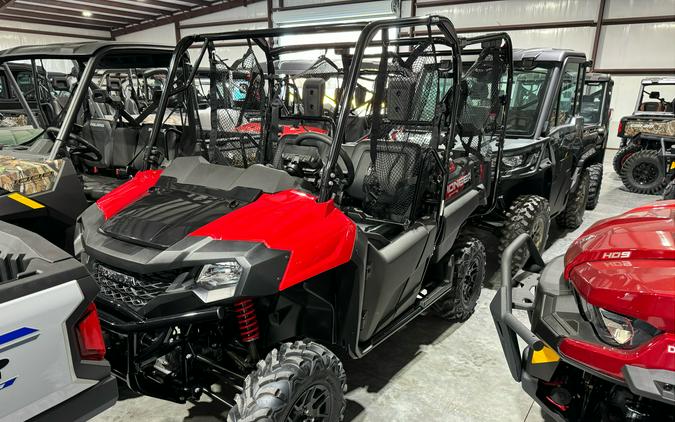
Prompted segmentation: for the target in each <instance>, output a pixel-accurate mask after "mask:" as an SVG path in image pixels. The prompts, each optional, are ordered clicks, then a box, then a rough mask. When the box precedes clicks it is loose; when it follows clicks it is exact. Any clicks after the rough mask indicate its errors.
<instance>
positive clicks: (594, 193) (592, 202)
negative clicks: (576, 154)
mask: <svg viewBox="0 0 675 422" xmlns="http://www.w3.org/2000/svg"><path fill="white" fill-rule="evenodd" d="M588 173H589V175H590V178H591V180H590V185H589V186H588V201H586V209H587V210H594V209H595V207H597V206H598V201H599V200H600V188H601V187H602V173H603V165H602V163H597V164H593V165H591V166H589V167H588Z"/></svg>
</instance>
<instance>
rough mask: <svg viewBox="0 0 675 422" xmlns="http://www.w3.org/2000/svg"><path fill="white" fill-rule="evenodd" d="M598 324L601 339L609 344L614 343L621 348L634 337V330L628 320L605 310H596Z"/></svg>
mask: <svg viewBox="0 0 675 422" xmlns="http://www.w3.org/2000/svg"><path fill="white" fill-rule="evenodd" d="M598 314H599V316H600V322H601V323H602V328H603V329H602V330H600V332H601V333H602V334H601V335H603V334H604V335H603V337H605V339H606V340H609V341H610V342H614V343H616V344H619V345H621V346H624V345H626V344H629V343H630V342H631V340H633V337H635V329H634V328H633V322H632V321H631V320H630V318H626V317H625V316H623V315H619V314H615V313H614V312H610V311H608V310H606V309H602V308H598Z"/></svg>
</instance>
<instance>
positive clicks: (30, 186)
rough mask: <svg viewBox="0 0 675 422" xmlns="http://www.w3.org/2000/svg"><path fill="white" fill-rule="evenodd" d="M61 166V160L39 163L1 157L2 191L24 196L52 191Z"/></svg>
mask: <svg viewBox="0 0 675 422" xmlns="http://www.w3.org/2000/svg"><path fill="white" fill-rule="evenodd" d="M60 166H61V161H60V160H56V161H51V162H37V161H26V160H19V159H16V158H15V157H11V156H0V190H5V191H8V192H19V193H21V194H24V195H31V194H34V193H39V192H44V191H47V190H50V189H51V188H52V187H53V186H54V183H55V181H56V176H57V174H58V171H59V168H60Z"/></svg>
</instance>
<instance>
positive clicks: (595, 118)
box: [581, 82, 607, 123]
mask: <svg viewBox="0 0 675 422" xmlns="http://www.w3.org/2000/svg"><path fill="white" fill-rule="evenodd" d="M606 87H607V82H586V84H585V85H584V95H583V97H582V98H581V116H582V117H583V118H584V123H600V120H601V113H602V100H603V99H604V97H605V88H606Z"/></svg>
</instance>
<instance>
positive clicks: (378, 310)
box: [359, 224, 435, 341]
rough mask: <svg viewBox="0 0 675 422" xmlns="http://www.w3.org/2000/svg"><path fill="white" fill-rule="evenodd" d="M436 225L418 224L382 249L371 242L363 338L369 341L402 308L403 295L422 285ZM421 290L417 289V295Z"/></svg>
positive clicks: (360, 337)
mask: <svg viewBox="0 0 675 422" xmlns="http://www.w3.org/2000/svg"><path fill="white" fill-rule="evenodd" d="M433 233H435V229H434V228H433V227H427V226H424V225H421V224H420V225H418V226H416V227H413V228H411V229H410V230H408V231H406V232H404V233H403V234H401V235H400V236H398V237H397V238H396V239H394V240H393V241H392V242H391V243H389V244H388V245H386V246H385V247H383V248H381V249H377V248H376V247H375V246H373V245H372V244H370V243H369V244H368V259H367V265H368V266H367V269H366V281H365V289H364V297H363V313H362V319H363V321H362V324H361V333H360V335H359V340H360V341H366V340H368V339H370V338H371V337H372V336H373V334H375V333H376V332H377V330H378V328H381V327H383V326H384V325H386V324H387V323H388V322H390V321H391V320H392V319H393V318H395V316H396V315H397V314H398V312H397V311H398V310H400V309H402V308H400V307H399V306H398V304H399V301H400V300H401V299H402V298H406V297H409V296H410V295H411V291H413V290H414V289H415V288H419V285H420V283H421V281H422V276H423V273H424V267H425V266H426V263H427V261H428V259H429V258H430V256H431V253H432V251H433V248H431V247H429V244H430V243H433V236H432V234H433ZM416 294H417V292H414V295H416Z"/></svg>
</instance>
